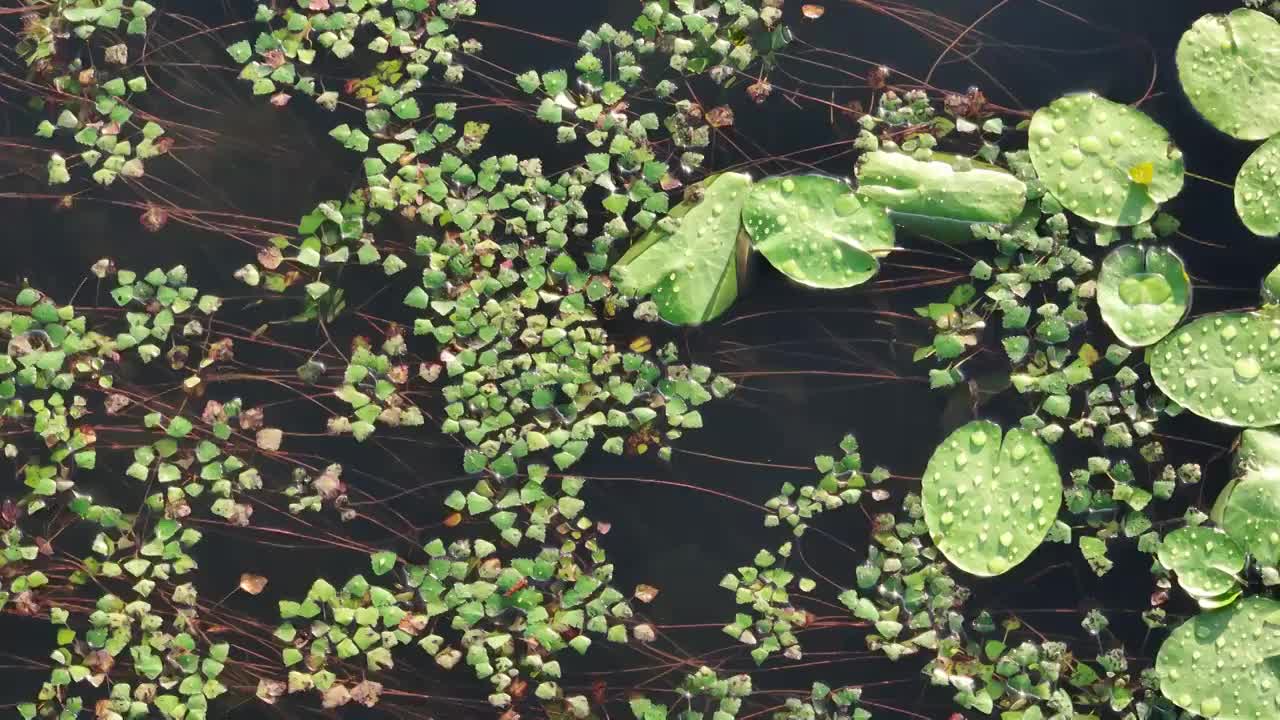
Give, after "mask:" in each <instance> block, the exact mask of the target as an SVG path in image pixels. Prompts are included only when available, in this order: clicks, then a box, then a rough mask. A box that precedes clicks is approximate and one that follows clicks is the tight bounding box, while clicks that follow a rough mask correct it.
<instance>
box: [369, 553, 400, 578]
mask: <svg viewBox="0 0 1280 720" xmlns="http://www.w3.org/2000/svg"><path fill="white" fill-rule="evenodd" d="M369 565H370V566H371V567H372V568H373V574H374V575H386V574H387V573H389V572H391V570H392V569H393V568H394V567H395V566H396V554H395V553H393V552H391V551H390V550H383V551H381V552H376V553H374V554H372V555H370V556H369Z"/></svg>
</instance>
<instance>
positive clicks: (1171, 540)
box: [1158, 527, 1244, 604]
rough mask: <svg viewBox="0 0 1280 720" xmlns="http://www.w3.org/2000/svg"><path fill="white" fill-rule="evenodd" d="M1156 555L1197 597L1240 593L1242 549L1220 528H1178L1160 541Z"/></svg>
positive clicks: (1210, 598)
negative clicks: (1239, 577)
mask: <svg viewBox="0 0 1280 720" xmlns="http://www.w3.org/2000/svg"><path fill="white" fill-rule="evenodd" d="M1158 557H1159V558H1160V564H1161V565H1164V566H1165V567H1166V568H1168V569H1170V570H1172V571H1173V572H1174V573H1175V574H1176V575H1177V578H1178V584H1179V585H1181V586H1182V589H1183V590H1186V591H1187V593H1188V594H1189V595H1191V596H1192V597H1194V598H1196V599H1197V600H1199V599H1202V598H1203V599H1208V600H1211V601H1212V599H1214V598H1219V597H1222V596H1229V595H1237V594H1239V586H1240V583H1239V581H1238V580H1237V579H1236V578H1237V577H1238V576H1239V575H1240V573H1241V572H1242V571H1243V570H1244V548H1242V547H1240V546H1239V545H1238V544H1236V542H1235V541H1234V540H1232V539H1231V538H1230V537H1228V536H1227V534H1226V533H1224V532H1222V531H1221V530H1218V529H1216V528H1210V527H1184V528H1178V529H1177V530H1174V531H1173V532H1171V533H1169V534H1168V535H1166V536H1165V537H1164V540H1162V541H1161V543H1160V552H1159V554H1158ZM1233 599H1234V598H1233ZM1224 604H1225V603H1224Z"/></svg>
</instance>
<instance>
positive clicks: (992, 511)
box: [922, 421, 1062, 576]
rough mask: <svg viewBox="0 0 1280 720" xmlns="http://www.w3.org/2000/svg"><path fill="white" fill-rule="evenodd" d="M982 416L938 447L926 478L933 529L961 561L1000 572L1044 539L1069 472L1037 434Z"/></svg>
mask: <svg viewBox="0 0 1280 720" xmlns="http://www.w3.org/2000/svg"><path fill="white" fill-rule="evenodd" d="M1001 435H1002V433H1001V430H1000V426H999V425H996V424H995V423H993V422H989V421H974V422H971V423H969V424H967V425H965V426H963V427H961V428H959V429H958V430H956V431H954V432H952V433H951V434H950V435H949V436H947V439H946V440H944V441H943V442H942V444H941V445H939V446H938V448H937V450H935V451H934V453H933V456H932V457H930V458H929V465H928V467H927V468H926V469H925V474H924V480H923V485H922V490H923V498H924V517H925V521H926V522H927V523H928V525H929V535H930V536H931V537H932V538H933V541H934V542H935V543H936V544H937V546H938V549H939V550H941V551H942V552H943V554H944V555H946V556H947V559H948V560H949V561H951V562H952V563H953V564H954V565H955V566H956V567H958V568H960V569H961V570H964V571H965V572H967V573H970V574H972V575H978V576H992V575H1000V574H1001V573H1004V572H1007V571H1009V570H1010V569H1012V568H1013V567H1015V566H1016V565H1018V564H1019V563H1021V562H1022V561H1023V560H1026V559H1027V557H1028V556H1029V555H1031V553H1032V552H1033V551H1034V550H1035V549H1036V548H1037V547H1038V546H1039V545H1040V543H1041V542H1042V541H1043V540H1044V537H1045V535H1046V534H1047V533H1048V532H1049V528H1050V527H1051V526H1052V525H1053V522H1054V520H1055V519H1056V518H1057V516H1058V510H1059V508H1060V507H1061V506H1062V477H1061V476H1060V475H1059V473H1058V465H1057V463H1056V462H1054V459H1053V455H1052V454H1051V453H1050V451H1049V448H1048V447H1047V446H1046V445H1045V444H1044V443H1043V442H1042V441H1041V440H1039V439H1038V438H1036V437H1035V436H1034V435H1032V434H1031V433H1029V432H1027V431H1025V430H1021V429H1017V428H1015V429H1012V430H1009V431H1008V432H1007V433H1004V434H1003V439H1002V438H1001Z"/></svg>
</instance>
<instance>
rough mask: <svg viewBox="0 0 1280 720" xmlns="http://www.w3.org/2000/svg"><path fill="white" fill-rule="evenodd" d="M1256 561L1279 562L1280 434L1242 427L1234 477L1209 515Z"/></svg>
mask: <svg viewBox="0 0 1280 720" xmlns="http://www.w3.org/2000/svg"><path fill="white" fill-rule="evenodd" d="M1210 517H1211V518H1212V519H1213V521H1214V522H1215V523H1217V524H1218V525H1219V526H1220V527H1221V528H1222V529H1223V530H1225V531H1226V533H1227V534H1228V535H1230V536H1231V537H1232V538H1233V539H1234V540H1236V541H1237V542H1239V543H1240V544H1241V545H1243V546H1244V549H1245V550H1247V551H1248V552H1249V554H1250V555H1252V556H1253V557H1254V560H1256V561H1257V562H1258V564H1259V565H1262V566H1264V567H1276V566H1277V565H1280V434H1278V433H1277V432H1276V431H1275V430H1245V431H1244V432H1242V433H1241V434H1240V447H1239V449H1238V450H1236V458H1235V468H1234V477H1233V479H1232V480H1231V482H1230V483H1228V484H1227V487H1225V488H1224V489H1223V490H1222V492H1221V493H1220V494H1219V495H1218V500H1217V502H1216V503H1214V506H1213V512H1212V514H1211V515H1210Z"/></svg>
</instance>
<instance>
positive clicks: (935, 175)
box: [857, 150, 1027, 242]
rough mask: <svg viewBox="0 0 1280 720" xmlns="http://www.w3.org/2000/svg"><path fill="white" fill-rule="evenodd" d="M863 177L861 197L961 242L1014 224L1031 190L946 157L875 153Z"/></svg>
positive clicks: (861, 167) (861, 168)
mask: <svg viewBox="0 0 1280 720" xmlns="http://www.w3.org/2000/svg"><path fill="white" fill-rule="evenodd" d="M857 175H858V194H859V195H861V196H862V197H865V198H867V199H869V200H872V201H874V202H876V203H878V204H880V205H882V206H884V207H886V208H888V209H889V210H890V217H891V218H893V220H894V221H895V222H898V223H900V224H902V225H903V226H905V227H907V228H909V229H913V230H920V231H924V230H926V229H932V230H934V232H931V233H930V234H931V235H940V236H943V237H945V238H946V239H947V240H951V241H956V242H959V241H966V240H970V239H972V238H973V231H972V229H971V227H970V226H971V225H972V224H973V223H999V224H1008V223H1012V222H1013V221H1014V220H1015V219H1017V217H1018V216H1019V215H1021V214H1022V209H1023V206H1024V205H1025V204H1026V197H1027V186H1026V184H1025V183H1023V182H1022V181H1021V180H1019V179H1018V178H1016V177H1014V176H1013V175H1012V174H1010V173H1008V172H1006V171H1004V170H1001V169H1000V168H997V167H994V166H990V165H982V164H980V163H979V164H975V163H973V162H972V161H970V160H968V158H964V159H961V158H957V157H955V156H953V155H946V154H943V153H934V154H933V156H932V157H931V159H929V160H917V159H915V158H914V157H912V156H911V155H908V154H906V153H901V152H884V151H879V150H877V151H874V152H869V153H866V154H865V155H863V156H862V159H861V161H860V162H859V164H858V171H857ZM947 228H949V229H950V230H951V232H945V231H942V232H940V230H943V229H947Z"/></svg>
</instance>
